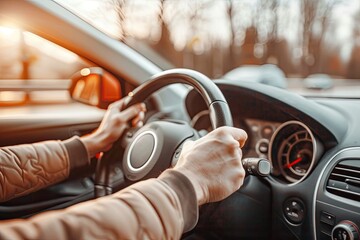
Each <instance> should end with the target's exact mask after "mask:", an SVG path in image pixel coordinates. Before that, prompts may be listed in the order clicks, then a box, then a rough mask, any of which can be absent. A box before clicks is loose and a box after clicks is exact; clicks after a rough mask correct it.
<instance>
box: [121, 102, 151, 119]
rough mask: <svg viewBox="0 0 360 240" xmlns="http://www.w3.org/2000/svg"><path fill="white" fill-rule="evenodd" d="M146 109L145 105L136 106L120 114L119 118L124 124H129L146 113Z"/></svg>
mask: <svg viewBox="0 0 360 240" xmlns="http://www.w3.org/2000/svg"><path fill="white" fill-rule="evenodd" d="M145 111H146V107H145V104H144V103H138V104H135V105H133V106H131V107H129V108H127V109H125V110H123V111H121V112H120V114H119V118H121V119H122V121H124V122H128V121H130V120H132V119H133V118H135V117H136V116H137V115H138V114H139V113H140V112H145Z"/></svg>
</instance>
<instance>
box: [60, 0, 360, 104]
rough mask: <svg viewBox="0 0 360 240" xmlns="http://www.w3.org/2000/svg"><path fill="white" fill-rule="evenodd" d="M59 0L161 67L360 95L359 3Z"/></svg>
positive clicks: (319, 92) (330, 0)
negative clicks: (188, 69) (187, 69)
mask: <svg viewBox="0 0 360 240" xmlns="http://www.w3.org/2000/svg"><path fill="white" fill-rule="evenodd" d="M56 1H57V2H59V3H60V4H62V5H64V6H65V7H67V8H69V9H70V10H72V11H74V12H75V13H77V14H78V15H79V16H81V17H82V18H83V19H85V20H86V21H88V22H89V23H91V24H93V25H94V26H95V27H97V28H98V29H100V30H101V31H103V32H105V33H106V34H108V35H110V36H111V37H113V38H116V39H118V40H119V41H123V42H125V43H127V44H128V45H130V46H131V47H133V48H135V49H136V50H137V51H139V52H140V53H142V54H143V55H145V56H146V57H148V58H150V59H151V60H152V61H153V62H155V63H156V64H157V65H159V66H161V67H162V68H164V69H166V68H172V67H184V68H190V69H195V70H197V71H200V72H202V73H204V74H206V75H207V76H209V77H210V78H226V79H231V80H232V79H237V80H250V81H257V82H263V83H266V84H270V85H275V86H278V87H282V88H294V89H296V88H297V90H298V91H300V92H301V91H303V92H304V93H305V92H306V93H312V92H313V93H314V94H315V95H317V96H321V95H323V94H325V95H327V96H332V95H334V96H338V95H341V96H348V97H349V96H350V97H354V96H356V97H359V96H360V88H354V86H359V85H360V81H359V79H360V67H358V66H360V2H359V0H293V1H287V0H233V1H231V0H228V1H225V0H195V1H194V0H182V1H173V0H148V1H143V0H91V1H81V0H56ZM152 52H156V53H157V54H158V55H160V56H162V58H159V57H157V54H151V53H152ZM164 59H165V61H164ZM305 90H306V91H305Z"/></svg>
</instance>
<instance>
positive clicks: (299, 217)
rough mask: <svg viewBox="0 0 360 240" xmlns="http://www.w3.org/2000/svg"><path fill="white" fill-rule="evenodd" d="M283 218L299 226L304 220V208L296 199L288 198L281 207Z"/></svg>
mask: <svg viewBox="0 0 360 240" xmlns="http://www.w3.org/2000/svg"><path fill="white" fill-rule="evenodd" d="M283 211H284V215H285V218H286V219H287V220H288V221H289V222H291V223H294V224H299V223H301V222H302V221H303V220H304V217H305V207H304V204H303V202H302V201H301V200H300V199H298V198H290V199H288V200H286V201H285V203H284V206H283Z"/></svg>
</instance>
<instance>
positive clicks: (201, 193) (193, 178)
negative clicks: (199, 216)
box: [174, 168, 207, 206]
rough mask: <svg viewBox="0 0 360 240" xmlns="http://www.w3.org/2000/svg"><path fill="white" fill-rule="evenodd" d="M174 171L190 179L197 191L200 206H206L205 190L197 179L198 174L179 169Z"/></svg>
mask: <svg viewBox="0 0 360 240" xmlns="http://www.w3.org/2000/svg"><path fill="white" fill-rule="evenodd" d="M174 170H176V171H179V172H180V173H182V174H183V175H184V176H185V177H186V178H187V179H189V181H190V183H191V185H192V186H193V188H194V190H195V194H196V200H197V203H198V205H199V206H200V205H203V204H205V203H206V202H207V200H206V194H205V190H204V188H203V187H202V185H201V184H200V182H199V180H198V179H197V176H196V174H194V173H193V172H192V171H190V170H188V169H186V168H179V169H174Z"/></svg>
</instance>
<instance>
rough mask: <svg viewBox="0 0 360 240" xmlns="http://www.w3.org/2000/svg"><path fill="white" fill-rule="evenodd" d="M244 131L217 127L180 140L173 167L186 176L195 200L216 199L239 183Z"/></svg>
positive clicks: (234, 189)
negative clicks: (199, 136) (185, 140)
mask: <svg viewBox="0 0 360 240" xmlns="http://www.w3.org/2000/svg"><path fill="white" fill-rule="evenodd" d="M246 139H247V134H246V132H245V131H244V130H241V129H238V128H234V127H220V128H217V129H215V130H214V131H212V132H210V133H209V134H208V135H206V136H204V137H202V138H201V139H198V140H196V141H188V142H186V143H185V144H184V147H183V149H182V152H181V155H180V158H179V161H178V163H177V164H176V166H175V167H174V170H177V171H179V172H181V173H183V174H184V175H185V176H187V177H188V178H189V180H190V181H191V183H192V184H193V186H194V188H195V192H196V197H197V200H198V204H199V205H201V204H204V203H208V202H216V201H220V200H222V199H224V198H226V197H228V196H229V195H230V194H232V193H233V192H235V191H236V190H238V189H239V188H240V186H241V185H242V184H243V180H244V177H245V170H244V168H243V167H242V163H241V158H242V151H241V149H240V148H241V147H242V146H244V144H245V141H246Z"/></svg>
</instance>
